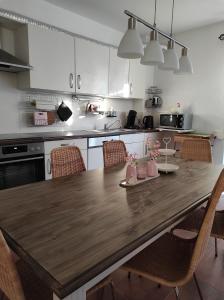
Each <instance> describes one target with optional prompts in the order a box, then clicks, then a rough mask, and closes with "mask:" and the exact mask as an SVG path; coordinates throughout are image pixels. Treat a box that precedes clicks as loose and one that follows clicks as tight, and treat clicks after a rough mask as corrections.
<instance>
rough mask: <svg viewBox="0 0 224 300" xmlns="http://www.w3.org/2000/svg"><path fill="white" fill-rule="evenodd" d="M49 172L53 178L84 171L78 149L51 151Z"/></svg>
mask: <svg viewBox="0 0 224 300" xmlns="http://www.w3.org/2000/svg"><path fill="white" fill-rule="evenodd" d="M51 170H52V177H53V178H56V177H61V176H67V175H73V174H78V173H81V172H83V171H86V168H85V164H84V161H83V158H82V154H81V152H80V150H79V148H78V147H75V146H68V147H60V148H56V149H53V150H52V151H51Z"/></svg>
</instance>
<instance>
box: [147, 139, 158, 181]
mask: <svg viewBox="0 0 224 300" xmlns="http://www.w3.org/2000/svg"><path fill="white" fill-rule="evenodd" d="M146 147H147V156H148V158H149V160H148V162H147V176H148V177H155V176H158V168H157V165H156V160H157V158H158V157H159V155H160V153H159V148H160V142H159V141H158V140H156V141H155V140H152V139H151V138H148V139H147V143H146Z"/></svg>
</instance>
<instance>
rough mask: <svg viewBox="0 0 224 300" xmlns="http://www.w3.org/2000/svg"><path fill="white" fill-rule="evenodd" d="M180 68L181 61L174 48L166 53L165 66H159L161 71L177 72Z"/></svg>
mask: <svg viewBox="0 0 224 300" xmlns="http://www.w3.org/2000/svg"><path fill="white" fill-rule="evenodd" d="M179 68H180V64H179V59H178V56H177V53H176V51H175V49H174V48H171V49H167V50H165V51H164V64H161V65H159V69H162V70H168V71H177V70H179Z"/></svg>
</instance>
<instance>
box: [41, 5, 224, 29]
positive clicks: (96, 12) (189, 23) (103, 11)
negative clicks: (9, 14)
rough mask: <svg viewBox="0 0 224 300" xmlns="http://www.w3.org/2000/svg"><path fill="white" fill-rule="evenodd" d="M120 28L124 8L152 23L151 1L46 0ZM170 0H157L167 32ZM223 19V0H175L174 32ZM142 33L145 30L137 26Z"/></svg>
mask: <svg viewBox="0 0 224 300" xmlns="http://www.w3.org/2000/svg"><path fill="white" fill-rule="evenodd" d="M45 1H47V2H50V3H52V4H54V5H57V6H59V7H62V8H64V9H68V10H70V11H73V12H74V13H76V14H79V15H81V16H84V17H87V18H90V19H92V20H95V21H97V22H98V23H101V24H104V25H107V26H109V27H112V28H114V29H117V30H119V31H123V32H124V31H125V30H126V27H127V16H125V15H124V14H123V11H124V10H125V9H127V10H129V11H131V12H133V13H134V14H137V15H138V16H140V17H142V18H144V19H145V20H147V21H148V22H150V23H153V13H154V0H63V1H61V0H45ZM171 5H172V0H158V14H157V15H158V16H157V26H158V27H159V28H160V29H162V30H164V31H166V32H169V31H170V18H171V16H170V15H171ZM220 21H224V0H176V1H175V12H174V33H175V32H181V31H185V30H188V29H192V28H196V27H200V26H204V25H207V24H212V23H216V22H220ZM223 29H224V28H223ZM140 31H141V33H144V29H143V27H141V26H140Z"/></svg>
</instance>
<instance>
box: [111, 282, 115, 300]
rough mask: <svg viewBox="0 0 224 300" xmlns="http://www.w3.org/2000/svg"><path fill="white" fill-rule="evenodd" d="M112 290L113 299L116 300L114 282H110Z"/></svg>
mask: <svg viewBox="0 0 224 300" xmlns="http://www.w3.org/2000/svg"><path fill="white" fill-rule="evenodd" d="M110 288H111V295H112V299H113V300H115V293H114V284H113V282H110Z"/></svg>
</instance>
